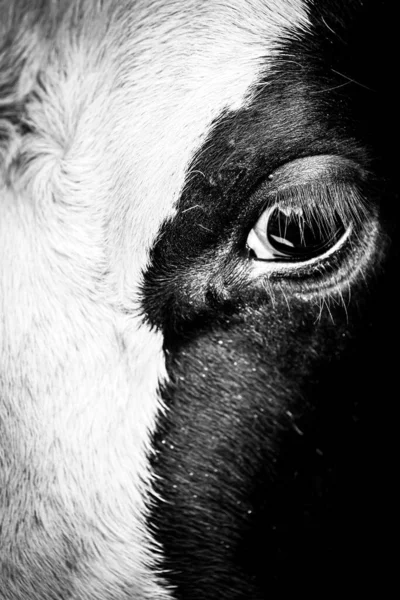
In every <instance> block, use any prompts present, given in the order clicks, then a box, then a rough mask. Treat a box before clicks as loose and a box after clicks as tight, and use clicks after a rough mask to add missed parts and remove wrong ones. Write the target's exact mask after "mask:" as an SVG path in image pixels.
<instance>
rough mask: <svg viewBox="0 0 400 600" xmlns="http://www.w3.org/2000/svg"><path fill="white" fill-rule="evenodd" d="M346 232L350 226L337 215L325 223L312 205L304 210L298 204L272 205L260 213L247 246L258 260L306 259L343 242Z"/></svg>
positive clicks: (312, 257)
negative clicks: (291, 205)
mask: <svg viewBox="0 0 400 600" xmlns="http://www.w3.org/2000/svg"><path fill="white" fill-rule="evenodd" d="M349 231H350V226H348V227H345V225H344V223H343V221H342V219H341V218H340V216H339V215H338V214H333V215H332V216H331V218H330V222H329V223H326V222H323V221H322V220H321V215H320V214H319V213H318V212H317V210H316V208H314V209H312V210H307V211H306V210H305V209H304V208H303V207H301V206H298V207H289V206H284V205H278V204H275V205H274V206H272V207H271V208H269V209H267V210H265V211H264V213H263V214H262V215H261V217H260V219H259V220H258V222H257V223H256V225H255V227H254V228H253V229H252V230H251V232H250V234H249V236H248V239H247V245H248V247H249V248H250V249H251V250H252V251H253V253H254V254H255V256H256V258H257V259H258V260H263V261H272V262H277V263H282V262H286V263H287V262H292V263H293V262H295V263H298V262H307V261H309V260H311V259H315V258H316V257H322V256H323V255H324V254H326V253H327V252H329V250H330V249H332V248H333V247H334V246H335V244H337V243H338V242H340V240H343V241H344V240H345V239H346V238H347V237H348V234H349ZM339 245H341V244H339ZM288 266H289V265H288Z"/></svg>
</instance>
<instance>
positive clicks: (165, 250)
mask: <svg viewBox="0 0 400 600" xmlns="http://www.w3.org/2000/svg"><path fill="white" fill-rule="evenodd" d="M309 9H310V18H311V21H312V30H311V32H310V34H309V35H307V36H306V35H303V36H302V37H301V39H290V38H288V39H285V40H282V44H281V48H280V55H279V57H277V58H276V59H275V60H274V62H273V65H272V71H271V70H270V67H271V65H270V61H269V60H268V61H267V62H268V66H269V70H268V73H267V72H266V75H265V78H264V80H262V81H261V82H260V86H259V91H258V93H257V97H256V98H255V100H254V101H253V103H252V105H251V106H250V107H248V108H247V109H245V110H242V111H239V112H236V113H234V114H232V113H226V114H223V115H221V117H220V119H219V120H218V122H216V123H215V125H214V128H213V131H212V133H211V134H210V136H209V138H208V140H207V142H206V143H205V145H204V147H203V148H202V151H201V152H200V153H199V154H198V156H197V157H196V159H195V160H194V162H193V164H192V165H191V168H190V170H189V173H188V177H187V182H186V186H185V189H184V192H183V194H182V197H181V199H180V201H179V204H178V212H177V216H176V217H175V218H174V220H173V221H171V222H167V223H165V224H164V226H163V228H162V230H161V232H160V236H159V239H158V241H157V243H156V245H155V247H154V248H153V251H152V256H151V266H150V268H149V269H148V271H147V272H146V274H145V284H144V288H143V298H144V300H143V306H144V310H145V314H146V318H147V319H148V321H149V322H150V323H152V324H153V325H154V326H156V327H159V328H161V329H162V330H163V333H164V336H165V352H166V355H167V368H168V372H169V376H170V383H169V384H168V385H167V387H166V388H165V389H164V390H163V395H164V398H165V401H166V404H167V407H168V411H167V413H166V414H165V415H164V416H163V417H161V418H160V422H159V425H158V430H157V433H156V435H155V439H154V445H155V450H156V454H155V457H154V459H153V466H154V469H155V472H156V474H157V475H158V476H159V479H158V481H157V492H158V493H159V494H160V496H161V497H162V498H163V501H157V502H155V505H154V509H153V512H152V517H151V523H152V527H153V528H154V530H155V531H156V535H157V536H158V539H159V540H160V542H161V543H162V544H163V546H164V548H165V553H166V561H165V568H166V569H168V570H169V573H170V574H169V579H170V581H171V583H172V584H174V585H175V586H176V589H177V592H176V597H177V598H179V599H185V600H197V599H199V600H200V599H204V598H207V599H210V600H211V599H213V598H218V599H224V600H225V599H226V600H238V599H241V598H243V599H244V598H246V599H249V598H251V599H253V600H261V599H264V598H270V597H277V596H279V595H282V597H286V596H285V594H287V593H289V592H290V593H293V592H296V593H306V592H307V593H313V591H319V593H320V594H322V595H325V594H326V593H327V590H328V591H329V592H332V591H335V592H336V593H337V592H340V591H341V590H342V589H346V590H347V592H349V591H350V590H351V591H352V592H356V593H357V594H361V593H365V592H366V591H369V592H371V590H373V589H374V586H377V589H378V586H379V593H380V594H381V595H382V594H384V592H383V591H382V586H383V587H384V585H385V583H384V578H385V569H386V564H387V562H390V557H389V554H388V551H387V550H386V551H385V538H386V534H385V529H386V528H388V527H390V526H391V519H392V517H393V512H392V509H394V505H391V504H390V502H391V501H390V498H391V496H392V492H393V489H391V488H390V486H391V484H390V475H391V470H392V469H393V467H394V464H393V455H394V448H395V444H394V441H393V438H392V435H393V434H394V431H393V429H394V428H393V425H391V424H390V421H391V417H390V415H391V414H392V410H393V393H394V392H393V390H394V389H395V381H396V375H395V372H396V364H395V357H394V353H393V349H392V347H390V346H389V343H388V341H389V339H391V338H392V336H393V338H392V339H394V340H396V339H397V334H398V317H397V310H396V294H395V291H394V289H395V288H394V286H395V280H396V276H397V275H396V270H395V269H396V265H397V258H398V254H397V252H398V251H397V246H396V244H395V235H396V229H395V224H396V222H397V218H398V188H397V185H396V184H395V180H394V174H395V168H396V160H397V152H395V151H394V150H393V144H395V143H396V142H397V137H396V133H397V123H398V121H397V114H396V113H397V109H396V107H395V93H394V84H393V83H392V81H393V79H394V78H395V76H394V66H393V57H392V51H393V47H394V45H393V38H392V34H393V33H394V32H393V29H394V26H393V25H392V24H393V23H394V22H395V16H394V14H393V9H392V8H391V7H390V5H389V3H387V2H361V1H352V2H349V1H346V2H345V1H344V0H343V1H340V2H339V1H333V0H332V1H330V0H323V1H318V2H315V5H314V4H312V3H311V2H310V3H309ZM323 154H324V155H325V154H329V155H336V156H339V157H345V158H346V159H349V160H351V161H354V163H356V164H357V165H358V166H359V168H360V169H362V171H363V172H364V173H367V175H366V178H365V181H364V182H363V184H362V186H363V187H362V193H363V194H364V195H365V196H366V199H367V201H368V203H369V205H370V207H372V208H371V210H372V211H379V215H380V216H379V219H380V227H381V234H380V245H381V246H382V248H381V250H380V251H379V252H378V253H377V255H376V260H375V262H374V264H373V265H370V266H369V267H368V269H367V270H366V272H365V273H364V277H358V278H356V279H355V281H354V282H353V283H352V286H351V290H350V292H351V293H350V292H348V291H345V294H344V295H345V297H344V301H345V304H346V307H347V308H346V309H345V308H344V306H343V305H342V303H341V301H339V299H338V298H336V299H335V298H334V299H333V300H332V301H331V302H330V305H329V310H328V309H326V308H325V309H324V310H323V311H322V314H321V315H320V304H319V302H318V301H315V300H310V299H307V297H306V296H307V291H308V290H310V289H311V288H312V287H313V286H314V287H313V289H315V284H314V282H312V281H307V280H305V281H302V282H301V283H299V282H287V281H285V282H282V281H275V282H272V283H271V284H270V286H269V287H268V290H267V289H262V288H260V286H259V285H257V284H255V283H254V282H252V281H251V280H250V278H249V275H248V267H247V265H248V261H249V254H248V250H247V249H246V244H245V242H246V238H247V235H248V232H249V230H250V229H251V228H252V227H253V225H254V224H255V222H256V221H257V218H258V216H259V214H260V213H261V212H262V210H263V208H264V204H263V202H264V203H265V200H263V197H264V196H262V195H260V194H259V193H257V192H258V191H259V190H260V188H261V187H262V186H268V176H269V175H270V174H271V173H272V172H274V170H275V169H277V168H278V167H280V166H281V165H284V164H286V163H288V162H290V161H293V160H296V159H298V158H301V157H306V156H313V155H323ZM354 179H355V180H356V179H357V170H356V169H355V171H354ZM334 183H335V182H334V181H332V185H334ZM334 268H336V266H335V265H333V266H332V270H333V269H334ZM324 277H325V278H329V277H330V274H329V272H327V273H326V274H325V275H323V276H322V277H321V279H320V281H319V282H318V285H321V286H322V285H324V281H325V280H324ZM296 285H297V286H299V285H300V287H301V290H302V291H303V292H304V297H303V298H300V297H299V296H298V295H296V294H295V293H292V292H291V290H295V289H296V290H297V291H298V289H299V287H297V288H296ZM291 286H292V287H291ZM389 331H390V332H391V334H390V336H389V333H388V332H389ZM388 416H389V418H388ZM271 594H272V596H271Z"/></svg>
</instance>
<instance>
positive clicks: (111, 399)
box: [0, 0, 307, 600]
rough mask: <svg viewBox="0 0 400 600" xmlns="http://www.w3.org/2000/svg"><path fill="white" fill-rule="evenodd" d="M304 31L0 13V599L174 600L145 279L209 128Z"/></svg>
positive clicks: (115, 3)
mask: <svg viewBox="0 0 400 600" xmlns="http://www.w3.org/2000/svg"><path fill="white" fill-rule="evenodd" d="M305 28H307V14H306V10H305V7H304V5H303V3H302V2H301V0H281V1H278V0H270V1H269V2H265V1H263V0H252V1H248V2H245V3H243V2H242V1H239V0H234V1H230V2H227V1H223V0H216V1H210V2H198V0H182V1H178V0H175V1H172V2H164V1H163V0H155V1H153V2H151V1H148V0H138V1H133V0H132V1H130V0H105V1H103V2H101V1H97V0H87V1H85V0H74V1H73V2H66V1H63V0H40V1H39V0H35V1H33V2H31V1H29V2H28V1H27V0H15V1H13V2H9V1H8V0H1V2H0V39H1V46H0V161H1V162H0V173H1V175H0V177H1V179H0V198H1V203H0V239H1V245H0V264H1V265H2V266H1V277H0V306H1V308H0V310H1V319H0V339H1V348H0V368H1V372H0V398H1V400H0V402H1V404H0V430H1V433H0V440H1V441H0V466H1V472H0V478H1V480H0V524H1V538H0V564H1V569H2V571H1V576H0V578H1V586H0V587H1V591H0V597H1V598H2V600H26V599H27V598H29V599H30V600H50V599H56V598H57V599H58V600H59V599H61V598H62V599H66V598H70V599H71V600H72V599H74V600H89V599H90V600H106V599H107V600H122V599H123V598H126V599H128V598H135V599H136V600H144V599H148V600H150V599H151V600H156V599H159V600H161V599H166V598H169V597H171V592H170V588H169V586H168V585H167V584H166V583H165V582H164V581H163V576H162V574H160V573H159V570H160V562H159V556H161V549H160V548H159V547H157V545H156V542H154V539H153V535H152V533H151V532H150V530H149V528H148V526H147V524H146V515H147V511H148V509H149V506H150V502H151V500H150V497H151V488H152V476H151V470H150V466H149V455H150V454H151V447H150V444H151V434H152V432H153V431H154V428H155V423H156V417H157V415H158V414H159V413H160V411H162V410H163V404H162V401H161V399H160V396H159V393H158V388H159V386H160V384H161V383H162V382H163V381H164V378H165V365H164V355H163V352H162V343H163V342H162V335H161V333H160V332H157V331H155V330H153V329H151V328H150V327H149V326H148V325H145V324H144V323H143V320H142V317H141V316H140V314H139V301H138V289H139V285H140V282H141V274H142V271H143V269H144V268H145V267H146V264H147V262H148V256H149V251H150V248H151V246H152V245H153V243H154V240H155V238H156V235H157V232H158V230H159V228H160V225H161V223H162V222H163V221H164V220H165V219H166V218H167V217H171V216H172V215H173V214H174V207H175V204H176V201H177V199H178V197H179V195H180V192H181V190H182V187H183V184H184V180H185V177H186V174H187V169H188V165H189V164H190V161H191V159H192V158H193V156H194V155H195V153H196V151H197V150H198V149H199V148H200V147H201V144H202V142H204V140H205V138H206V135H207V132H208V130H209V129H210V127H211V125H212V123H213V121H214V120H215V119H216V118H217V117H218V116H219V115H220V114H221V112H222V111H224V110H237V109H239V108H243V107H245V106H246V103H248V102H249V100H250V98H251V97H252V94H253V93H254V89H255V86H256V85H257V79H258V76H259V73H260V70H261V67H262V65H264V62H265V59H266V57H269V56H272V55H273V54H274V48H275V45H276V42H277V41H278V40H279V39H280V38H281V37H282V36H283V35H294V36H296V35H297V32H299V31H301V30H302V29H305Z"/></svg>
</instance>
